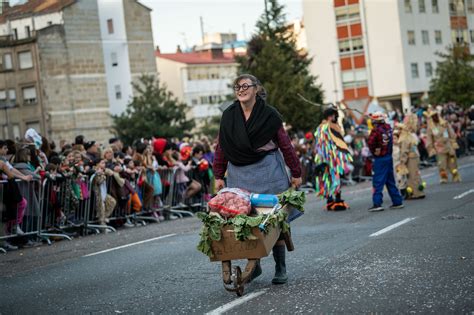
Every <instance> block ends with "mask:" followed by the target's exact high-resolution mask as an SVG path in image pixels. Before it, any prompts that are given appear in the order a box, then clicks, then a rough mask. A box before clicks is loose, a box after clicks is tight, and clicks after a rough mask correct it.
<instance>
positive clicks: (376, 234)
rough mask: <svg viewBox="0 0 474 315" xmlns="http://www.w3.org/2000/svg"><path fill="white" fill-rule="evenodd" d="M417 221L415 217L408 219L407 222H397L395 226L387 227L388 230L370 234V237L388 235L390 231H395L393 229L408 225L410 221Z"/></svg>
mask: <svg viewBox="0 0 474 315" xmlns="http://www.w3.org/2000/svg"><path fill="white" fill-rule="evenodd" d="M415 219H416V217H414V218H406V219H405V220H401V221H400V222H397V223H395V224H392V225H389V226H387V227H386V228H384V229H381V230H380V231H378V232H375V233H372V234H370V237H374V236H379V235H382V234H384V233H387V232H388V231H391V230H393V229H395V228H397V227H399V226H400V225H403V224H405V223H408V222H410V221H413V220H415Z"/></svg>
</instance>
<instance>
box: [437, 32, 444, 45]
mask: <svg viewBox="0 0 474 315" xmlns="http://www.w3.org/2000/svg"><path fill="white" fill-rule="evenodd" d="M435 43H436V44H437V45H440V44H442V43H443V37H442V36H441V31H435Z"/></svg>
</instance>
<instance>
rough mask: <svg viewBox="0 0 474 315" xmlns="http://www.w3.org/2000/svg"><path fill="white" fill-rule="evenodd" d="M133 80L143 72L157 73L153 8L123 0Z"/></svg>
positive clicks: (132, 0) (134, 0)
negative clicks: (152, 23)
mask: <svg viewBox="0 0 474 315" xmlns="http://www.w3.org/2000/svg"><path fill="white" fill-rule="evenodd" d="M123 6H124V15H125V27H126V31H127V41H128V54H129V59H130V72H131V74H132V80H133V81H135V82H136V80H137V79H138V78H139V77H140V75H141V74H143V73H148V74H156V73H157V71H156V62H155V49H154V46H153V31H152V25H151V15H150V13H151V10H150V9H148V8H147V7H145V6H143V5H141V4H140V3H138V2H137V1H136V0H123Z"/></svg>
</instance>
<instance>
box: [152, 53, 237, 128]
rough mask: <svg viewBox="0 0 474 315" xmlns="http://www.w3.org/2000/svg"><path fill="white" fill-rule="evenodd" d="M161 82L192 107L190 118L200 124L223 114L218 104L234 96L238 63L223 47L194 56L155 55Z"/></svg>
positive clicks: (180, 54) (186, 54) (185, 54)
mask: <svg viewBox="0 0 474 315" xmlns="http://www.w3.org/2000/svg"><path fill="white" fill-rule="evenodd" d="M156 62H157V67H158V71H159V76H160V80H161V82H162V83H164V84H166V86H167V88H168V89H169V90H170V91H171V92H172V93H173V95H174V96H176V97H177V98H178V99H179V100H180V101H182V102H185V103H186V104H187V105H188V106H189V109H190V111H189V113H188V117H190V118H194V119H196V122H197V123H198V125H199V124H200V122H201V121H202V120H204V119H207V118H209V117H212V116H217V115H219V114H220V111H219V105H220V104H221V103H222V102H224V101H225V100H227V98H228V97H229V95H232V93H233V91H232V88H231V85H232V80H233V79H235V77H236V74H237V67H238V64H237V63H236V62H235V60H234V57H233V56H232V55H224V54H223V53H222V47H217V48H216V47H214V48H210V47H207V48H205V49H203V50H202V51H198V52H191V53H180V52H178V53H175V54H161V53H157V54H156Z"/></svg>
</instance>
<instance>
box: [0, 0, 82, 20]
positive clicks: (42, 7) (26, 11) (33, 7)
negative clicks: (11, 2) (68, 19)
mask: <svg viewBox="0 0 474 315" xmlns="http://www.w3.org/2000/svg"><path fill="white" fill-rule="evenodd" d="M76 1H77V0H29V1H28V2H26V3H24V4H21V5H15V6H12V7H7V8H5V10H4V12H3V14H2V15H1V16H0V23H4V22H5V21H7V20H14V19H19V18H22V17H26V16H30V15H32V14H38V15H41V14H48V13H53V12H58V11H61V10H62V9H64V8H65V7H67V6H69V5H71V4H73V3H74V2H76Z"/></svg>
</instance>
